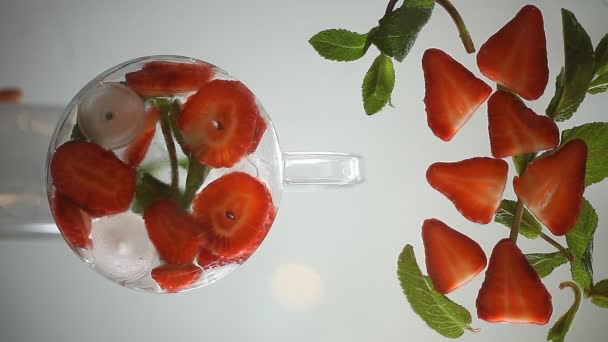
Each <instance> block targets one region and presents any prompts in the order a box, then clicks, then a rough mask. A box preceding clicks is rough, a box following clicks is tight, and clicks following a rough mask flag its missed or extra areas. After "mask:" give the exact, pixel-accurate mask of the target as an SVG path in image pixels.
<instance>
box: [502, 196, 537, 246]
mask: <svg viewBox="0 0 608 342" xmlns="http://www.w3.org/2000/svg"><path fill="white" fill-rule="evenodd" d="M516 207H517V202H515V201H511V200H502V201H501V202H500V206H499V207H498V210H497V211H496V215H495V216H494V222H498V223H501V224H503V225H505V226H506V227H507V228H509V229H511V226H512V225H513V216H514V215H515V208H516ZM541 231H542V226H541V225H540V223H539V222H538V221H537V220H536V218H534V216H533V215H532V214H531V213H530V212H529V211H528V209H526V208H524V213H523V215H522V218H521V224H520V226H519V234H521V235H523V236H525V237H527V238H528V239H536V238H537V237H538V236H539V235H540V232H541Z"/></svg>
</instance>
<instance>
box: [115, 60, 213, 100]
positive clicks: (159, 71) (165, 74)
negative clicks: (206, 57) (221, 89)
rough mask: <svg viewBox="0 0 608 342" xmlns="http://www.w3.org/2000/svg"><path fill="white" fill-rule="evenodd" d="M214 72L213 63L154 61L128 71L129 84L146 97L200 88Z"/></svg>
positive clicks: (126, 77)
mask: <svg viewBox="0 0 608 342" xmlns="http://www.w3.org/2000/svg"><path fill="white" fill-rule="evenodd" d="M213 75H214V72H213V68H212V67H211V65H209V64H206V63H202V62H197V63H180V62H165V61H152V62H148V63H146V64H145V65H144V66H143V68H142V69H141V70H138V71H134V72H130V73H127V74H126V75H125V79H126V81H127V85H128V86H129V87H130V88H131V89H133V90H134V91H135V92H137V93H138V94H139V95H141V96H144V97H149V96H168V95H174V94H182V93H187V92H191V91H196V90H198V89H200V88H201V87H202V86H203V85H204V84H206V83H207V82H209V81H210V80H211V78H212V77H213Z"/></svg>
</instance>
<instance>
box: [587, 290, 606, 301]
mask: <svg viewBox="0 0 608 342" xmlns="http://www.w3.org/2000/svg"><path fill="white" fill-rule="evenodd" d="M589 297H591V298H595V299H603V300H606V301H608V296H607V295H605V294H601V293H597V292H594V291H593V290H591V291H589Z"/></svg>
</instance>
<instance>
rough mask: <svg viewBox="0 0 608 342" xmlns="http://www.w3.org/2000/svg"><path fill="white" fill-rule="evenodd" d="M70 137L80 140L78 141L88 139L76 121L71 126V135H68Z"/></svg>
mask: <svg viewBox="0 0 608 342" xmlns="http://www.w3.org/2000/svg"><path fill="white" fill-rule="evenodd" d="M70 139H72V140H80V141H88V140H89V139H87V137H86V136H85V135H84V133H82V130H81V129H80V126H79V125H78V122H76V123H75V124H74V127H72V135H71V136H70Z"/></svg>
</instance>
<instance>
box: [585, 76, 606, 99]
mask: <svg viewBox="0 0 608 342" xmlns="http://www.w3.org/2000/svg"><path fill="white" fill-rule="evenodd" d="M606 91H608V73H605V74H603V75H601V76H598V77H597V78H596V79H594V80H593V81H591V83H590V84H589V94H592V95H595V94H600V93H605V92H606Z"/></svg>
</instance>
